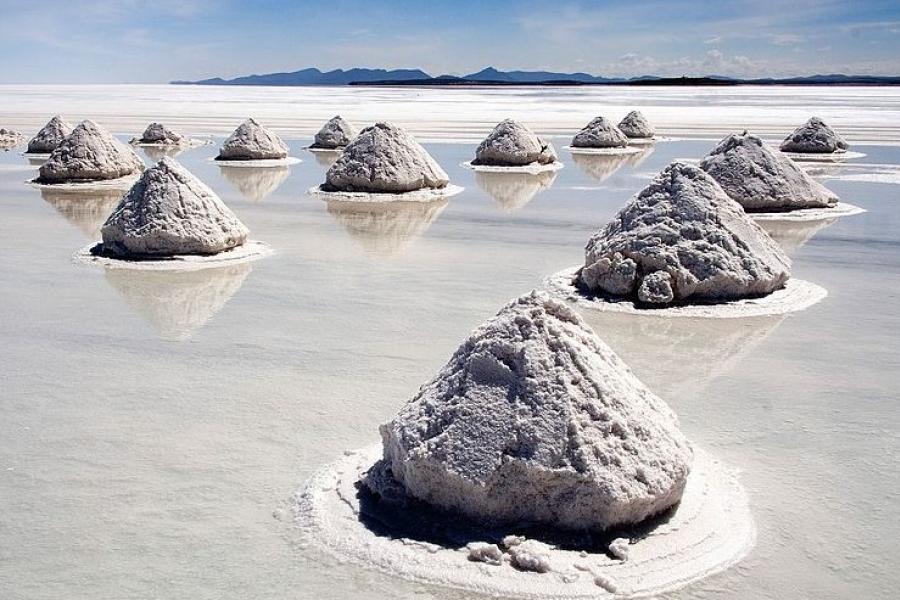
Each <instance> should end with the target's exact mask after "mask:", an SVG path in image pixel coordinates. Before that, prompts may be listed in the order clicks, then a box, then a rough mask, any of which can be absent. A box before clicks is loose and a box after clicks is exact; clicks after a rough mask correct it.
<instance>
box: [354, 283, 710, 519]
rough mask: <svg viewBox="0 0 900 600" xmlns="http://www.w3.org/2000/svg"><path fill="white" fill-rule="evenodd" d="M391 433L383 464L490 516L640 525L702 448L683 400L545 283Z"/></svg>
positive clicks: (440, 501) (422, 488) (406, 483)
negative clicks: (654, 383) (687, 429)
mask: <svg viewBox="0 0 900 600" xmlns="http://www.w3.org/2000/svg"><path fill="white" fill-rule="evenodd" d="M381 436H382V441H383V445H384V461H383V465H382V466H383V467H384V469H382V471H381V473H383V474H390V475H391V476H392V478H393V480H394V481H396V482H397V483H399V484H400V485H402V486H403V487H404V488H405V490H406V492H407V493H408V494H409V495H411V496H413V497H415V498H418V499H420V500H422V501H424V502H427V503H429V504H431V505H433V506H436V507H439V508H442V509H447V510H452V511H457V512H460V513H463V514H465V515H467V516H469V517H472V518H474V519H477V520H479V521H483V522H486V523H489V524H495V523H506V522H512V523H518V522H533V523H542V524H545V525H549V526H552V527H558V528H566V529H576V530H603V529H606V528H609V527H613V526H616V525H623V524H632V523H638V522H640V521H643V520H644V519H646V518H648V517H650V516H653V515H655V514H658V513H660V512H662V511H665V510H666V509H668V508H670V507H671V506H673V505H674V504H676V503H677V502H678V501H679V499H680V498H681V494H682V491H683V490H684V486H685V482H686V480H687V476H688V472H689V470H690V464H691V460H692V451H691V447H690V445H689V444H688V442H687V440H686V439H685V438H684V436H683V435H682V433H681V431H680V430H679V428H678V420H677V418H676V416H675V414H674V413H673V412H672V410H671V409H670V408H669V407H668V406H667V405H666V404H665V403H664V402H663V401H662V400H660V399H659V398H658V397H656V396H655V395H654V394H653V393H652V392H651V391H650V390H649V389H647V388H646V387H645V386H644V385H643V384H642V383H641V382H640V381H639V380H638V379H637V378H636V377H635V376H634V375H633V374H632V372H631V370H630V369H629V368H628V367H627V366H626V365H625V364H624V363H623V362H622V361H621V360H620V359H619V358H618V357H617V356H616V355H615V353H614V352H613V351H612V350H610V348H609V347H608V346H607V345H606V344H604V343H603V342H602V341H601V340H600V339H599V338H598V337H597V336H596V334H595V333H594V332H593V330H591V329H590V328H589V327H588V326H587V325H585V323H584V321H582V320H581V318H580V317H579V316H578V315H577V314H576V313H575V312H574V311H573V310H572V309H570V308H569V307H568V306H566V305H565V304H563V303H562V302H559V301H557V300H554V299H551V298H550V297H549V296H548V295H547V294H545V293H541V292H532V293H531V294H528V295H525V296H522V297H520V298H518V299H516V300H513V301H512V302H511V303H509V304H508V305H506V306H505V307H504V308H503V309H501V310H500V312H499V313H498V314H497V315H496V316H495V317H493V318H491V319H489V320H488V321H487V322H485V323H484V324H483V325H481V326H480V327H478V328H477V329H476V330H475V331H474V332H472V334H471V335H470V336H469V337H468V338H467V339H466V341H465V342H463V343H462V345H461V346H460V347H459V348H458V349H457V350H456V353H455V354H454V355H453V357H452V358H451V359H450V361H449V362H448V363H447V364H446V365H445V366H444V367H443V368H442V369H441V370H440V372H438V374H437V376H436V377H435V378H434V379H433V380H432V381H431V382H430V383H427V384H426V385H424V386H423V387H422V388H421V389H420V390H419V393H418V395H417V396H416V397H415V398H413V399H412V400H411V401H410V402H409V403H407V404H406V406H404V407H403V408H402V409H401V410H400V413H399V414H398V415H397V417H396V418H395V419H394V420H393V421H391V422H390V423H387V424H385V425H382V426H381ZM370 480H371V481H372V484H373V485H376V486H377V484H378V481H379V473H378V472H373V474H372V476H371V477H370Z"/></svg>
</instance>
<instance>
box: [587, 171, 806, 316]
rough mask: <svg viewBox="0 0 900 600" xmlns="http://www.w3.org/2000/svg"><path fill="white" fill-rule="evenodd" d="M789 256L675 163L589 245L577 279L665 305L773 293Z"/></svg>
mask: <svg viewBox="0 0 900 600" xmlns="http://www.w3.org/2000/svg"><path fill="white" fill-rule="evenodd" d="M789 278H790V260H789V259H788V258H787V256H785V254H784V253H783V252H782V250H781V249H780V248H779V247H778V245H777V244H776V243H775V242H774V241H773V240H772V239H771V238H770V237H769V236H768V234H766V232H765V231H764V230H763V229H761V228H760V227H759V225H757V224H756V223H755V222H754V221H753V220H752V219H751V218H750V217H749V216H748V215H747V214H746V213H745V212H744V211H743V209H741V207H740V206H739V205H738V204H737V203H736V202H734V201H733V200H731V199H730V198H729V197H728V196H727V195H726V194H725V192H724V191H723V190H722V188H721V187H719V185H718V184H717V183H716V182H715V181H714V180H713V179H712V178H711V177H710V176H709V175H707V174H706V173H704V172H703V171H702V170H700V169H698V168H697V167H694V166H690V165H686V164H683V163H678V162H675V163H672V164H671V165H669V166H668V167H667V168H666V169H665V170H663V172H662V173H660V174H659V175H657V177H656V178H655V179H654V180H653V182H652V183H651V184H650V185H649V186H648V187H647V188H645V189H644V190H643V191H641V192H640V193H638V194H637V195H636V196H635V197H634V198H633V199H632V200H631V201H630V202H629V203H628V204H627V205H626V206H625V207H624V208H623V209H622V210H621V211H619V213H618V214H617V215H616V216H615V217H614V218H613V220H612V221H610V223H609V224H608V225H606V227H604V228H603V229H601V230H600V231H599V232H597V233H596V234H594V236H593V237H592V238H591V239H590V241H589V242H588V244H587V247H586V249H585V262H584V267H583V268H582V269H581V270H580V272H579V273H578V282H579V284H580V285H582V286H583V287H584V288H586V289H587V290H589V291H590V292H592V293H594V294H599V295H603V296H613V297H618V298H628V299H632V300H637V301H638V302H640V303H645V304H652V305H656V306H665V305H668V304H670V303H673V302H674V303H683V302H697V301H701V302H710V301H713V302H715V301H725V300H733V299H739V298H746V297H754V296H762V295H765V294H769V293H771V292H773V291H775V290H777V289H779V288H781V287H783V286H784V285H785V283H786V282H787V281H788V279H789Z"/></svg>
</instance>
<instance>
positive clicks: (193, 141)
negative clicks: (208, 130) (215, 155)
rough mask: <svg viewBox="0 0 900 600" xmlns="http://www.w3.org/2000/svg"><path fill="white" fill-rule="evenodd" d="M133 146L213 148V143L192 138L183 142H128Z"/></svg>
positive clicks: (134, 140) (137, 140)
mask: <svg viewBox="0 0 900 600" xmlns="http://www.w3.org/2000/svg"><path fill="white" fill-rule="evenodd" d="M128 143H129V144H131V145H132V146H140V147H141V148H173V149H174V148H197V147H199V146H211V145H212V143H213V141H212V140H206V139H198V138H191V139H189V140H184V141H182V142H142V141H140V140H139V139H137V138H135V139H133V140H131V141H130V142H128Z"/></svg>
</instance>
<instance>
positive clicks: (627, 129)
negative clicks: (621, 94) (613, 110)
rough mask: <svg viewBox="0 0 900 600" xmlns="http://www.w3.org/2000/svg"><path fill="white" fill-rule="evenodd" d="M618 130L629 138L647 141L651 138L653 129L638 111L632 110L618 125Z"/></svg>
mask: <svg viewBox="0 0 900 600" xmlns="http://www.w3.org/2000/svg"><path fill="white" fill-rule="evenodd" d="M619 129H620V130H621V131H622V133H624V134H625V135H626V136H628V137H629V138H635V139H647V138H652V137H653V134H654V131H653V127H651V126H650V123H649V122H648V121H647V119H646V118H645V117H644V115H643V113H641V111H639V110H633V111H631V112H630V113H628V114H627V115H625V118H624V119H622V121H621V122H620V123H619Z"/></svg>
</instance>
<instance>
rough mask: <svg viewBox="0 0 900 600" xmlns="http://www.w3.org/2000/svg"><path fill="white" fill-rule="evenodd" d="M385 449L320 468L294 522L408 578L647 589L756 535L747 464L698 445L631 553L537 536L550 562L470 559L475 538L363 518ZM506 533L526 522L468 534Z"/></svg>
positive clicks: (659, 588) (559, 592) (500, 591)
mask: <svg viewBox="0 0 900 600" xmlns="http://www.w3.org/2000/svg"><path fill="white" fill-rule="evenodd" d="M381 453H382V448H381V446H380V445H376V446H371V447H368V448H365V449H363V450H360V451H358V452H349V453H345V456H344V457H342V458H341V459H340V460H338V461H337V462H335V463H333V464H331V465H328V466H326V467H324V468H323V469H321V470H320V471H318V472H317V473H315V474H314V475H313V476H312V478H311V479H310V480H309V481H308V482H307V483H306V485H305V486H304V488H303V489H302V490H300V491H299V492H298V493H297V494H296V495H295V497H294V502H293V510H294V523H295V525H296V526H297V528H298V530H299V534H300V538H301V542H302V545H303V547H304V548H306V549H309V550H315V551H320V552H326V553H329V554H331V555H333V556H335V557H337V558H338V559H339V560H346V561H348V562H350V563H353V564H356V565H359V566H361V567H366V568H370V569H374V570H377V571H381V572H383V573H387V574H389V575H392V576H396V577H400V578H403V579H408V580H411V581H416V582H422V583H428V584H435V585H441V586H447V587H451V588H457V589H461V590H466V591H470V592H474V593H481V594H490V595H497V596H503V597H510V598H541V599H544V598H610V597H613V596H615V597H617V598H638V597H647V596H654V595H657V594H662V593H665V592H670V591H672V590H676V589H678V588H681V587H684V586H686V585H688V584H690V583H692V582H695V581H698V580H700V579H703V578H705V577H709V576H710V575H713V574H715V573H719V572H721V571H723V570H725V569H727V568H729V567H731V566H732V565H734V564H736V563H737V562H738V561H740V560H741V559H742V558H743V557H744V556H745V555H746V554H747V552H748V551H749V550H750V548H752V546H753V544H754V542H755V540H756V526H755V524H754V521H753V516H752V514H751V512H750V507H749V502H748V498H747V494H746V492H745V491H744V488H743V487H742V486H741V484H740V482H739V480H738V472H737V471H736V470H734V469H732V468H729V467H727V466H725V465H723V464H722V463H721V462H719V461H718V460H716V459H715V458H714V457H712V456H710V455H709V454H707V453H706V452H704V451H702V450H700V449H698V448H696V447H695V448H694V462H693V467H692V469H691V474H690V476H689V477H688V481H687V486H686V487H685V491H684V495H683V497H682V500H681V504H680V505H679V506H678V508H677V510H676V511H675V512H674V514H672V516H671V517H670V518H669V519H668V520H663V522H661V523H660V524H658V525H657V526H656V527H655V528H653V529H651V530H650V531H649V533H647V534H646V535H645V536H640V537H638V538H635V539H634V540H632V543H631V544H630V545H629V546H628V560H627V561H622V560H618V559H616V558H614V557H613V556H611V555H608V554H607V553H606V552H605V551H603V549H602V547H601V548H600V549H598V548H596V547H594V548H586V549H585V550H579V549H577V548H576V549H560V548H558V547H554V546H549V545H548V546H544V545H543V544H541V543H540V542H536V541H534V540H528V541H525V542H523V544H529V545H531V544H533V545H535V546H536V547H537V548H538V549H540V551H541V554H542V563H543V561H544V560H546V565H545V566H548V567H549V571H548V572H545V573H538V572H530V571H523V570H519V569H516V568H514V567H513V566H511V564H510V562H509V559H510V556H509V555H507V556H505V557H504V560H502V561H501V563H500V564H498V565H492V564H487V563H484V562H476V561H473V560H470V559H469V555H470V551H469V549H468V548H467V547H466V544H465V543H460V544H459V547H458V548H454V547H445V546H442V545H439V544H435V543H432V542H428V541H422V539H424V537H422V538H420V539H418V540H417V539H412V538H409V537H402V536H400V535H390V530H389V527H390V526H389V525H385V524H386V523H387V522H386V521H380V523H379V524H380V525H382V526H386V527H388V531H385V532H384V533H383V534H382V535H379V534H377V533H376V532H373V531H372V530H371V529H370V528H369V527H367V526H366V525H365V524H364V523H363V522H362V521H361V519H360V513H361V510H362V506H361V503H360V500H359V498H358V495H357V487H356V485H357V482H358V481H359V480H360V478H361V476H362V475H363V474H364V473H365V472H366V471H367V470H368V469H369V467H371V466H372V465H373V464H374V463H375V462H376V461H377V460H378V459H380V458H381ZM363 514H364V515H365V516H366V517H370V518H371V517H373V516H374V518H375V519H376V520H377V519H378V518H379V517H378V515H372V514H366V513H363ZM442 521H446V523H444V522H442ZM435 525H436V526H437V527H434V528H439V529H444V528H446V529H447V530H449V531H450V532H451V534H452V532H453V531H454V530H457V531H458V530H459V527H458V525H457V523H456V520H455V519H454V518H453V517H438V516H435V517H433V519H429V523H428V524H427V525H426V526H427V527H431V526H435ZM406 533H409V532H406ZM506 533H509V534H515V533H516V531H515V530H514V529H510V530H509V531H508V532H506V531H496V530H495V531H492V532H490V534H489V533H485V538H486V539H484V540H467V541H472V542H478V541H490V542H493V543H496V542H498V541H500V540H501V539H503V537H504V536H505V534H506ZM468 534H469V535H471V532H468ZM488 535H491V536H492V538H491V539H490V540H488V539H487V537H488ZM451 537H452V535H451ZM460 537H462V536H460ZM510 539H511V538H510V537H507V540H510ZM611 539H612V538H611ZM517 541H519V540H512V541H511V542H510V544H512V543H513V542H517Z"/></svg>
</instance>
